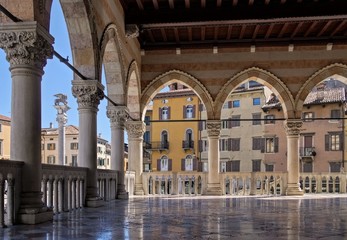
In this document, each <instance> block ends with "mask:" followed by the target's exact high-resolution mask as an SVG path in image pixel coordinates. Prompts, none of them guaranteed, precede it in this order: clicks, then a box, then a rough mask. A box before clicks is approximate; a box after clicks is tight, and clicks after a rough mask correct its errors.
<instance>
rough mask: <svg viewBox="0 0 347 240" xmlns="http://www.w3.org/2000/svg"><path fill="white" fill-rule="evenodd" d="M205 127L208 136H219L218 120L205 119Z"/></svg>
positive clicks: (219, 123) (219, 126)
mask: <svg viewBox="0 0 347 240" xmlns="http://www.w3.org/2000/svg"><path fill="white" fill-rule="evenodd" d="M206 129H207V135H208V136H209V137H219V134H220V129H221V122H220V120H206Z"/></svg>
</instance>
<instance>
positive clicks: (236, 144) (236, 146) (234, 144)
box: [231, 138, 240, 151]
mask: <svg viewBox="0 0 347 240" xmlns="http://www.w3.org/2000/svg"><path fill="white" fill-rule="evenodd" d="M231 151H240V138H232V139H231Z"/></svg>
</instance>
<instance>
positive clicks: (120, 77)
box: [100, 24, 126, 105]
mask: <svg viewBox="0 0 347 240" xmlns="http://www.w3.org/2000/svg"><path fill="white" fill-rule="evenodd" d="M100 49H101V59H102V63H103V65H104V69H105V78H106V89H107V95H108V97H109V98H110V99H112V100H113V101H114V102H115V103H117V104H120V105H124V104H125V102H126V99H125V92H126V90H125V89H126V88H125V71H124V64H123V57H122V54H121V45H120V41H119V37H118V31H117V28H116V25H114V24H110V25H108V26H107V27H106V29H105V31H104V33H103V36H102V39H101V47H100Z"/></svg>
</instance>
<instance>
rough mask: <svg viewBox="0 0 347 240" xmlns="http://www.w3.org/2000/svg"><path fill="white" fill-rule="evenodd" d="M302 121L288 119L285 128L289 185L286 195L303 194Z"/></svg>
mask: <svg viewBox="0 0 347 240" xmlns="http://www.w3.org/2000/svg"><path fill="white" fill-rule="evenodd" d="M301 127H302V121H301V120H299V119H292V120H289V119H288V120H286V121H285V122H284V128H285V130H286V133H287V170H288V186H287V190H286V195H303V194H304V192H303V191H302V190H301V189H300V184H299V148H298V147H299V135H300V128H301Z"/></svg>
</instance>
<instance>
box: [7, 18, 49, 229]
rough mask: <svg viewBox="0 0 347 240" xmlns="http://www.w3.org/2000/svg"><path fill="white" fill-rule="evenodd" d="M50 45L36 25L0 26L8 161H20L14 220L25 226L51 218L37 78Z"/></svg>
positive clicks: (30, 23) (45, 61)
mask: <svg viewBox="0 0 347 240" xmlns="http://www.w3.org/2000/svg"><path fill="white" fill-rule="evenodd" d="M52 43H53V38H52V36H51V35H50V34H49V33H48V32H47V30H45V29H44V28H43V27H42V26H41V25H39V24H38V23H37V22H20V23H7V24H1V25H0V48H2V49H4V50H5V52H6V59H7V60H8V61H9V62H10V71H11V74H12V98H11V160H16V161H23V162H24V165H23V169H22V182H21V190H22V191H21V199H20V201H19V199H16V201H15V202H16V205H17V203H19V202H20V206H19V214H18V217H19V218H18V220H19V221H20V222H22V223H25V224H36V223H40V222H45V221H49V220H51V219H52V218H53V213H52V211H50V210H48V209H47V207H46V206H45V204H44V203H43V202H42V192H41V177H42V176H41V79H42V75H43V73H44V72H43V68H44V66H45V65H46V63H47V58H52V56H53V47H52ZM19 184H20V183H19ZM16 208H17V206H16Z"/></svg>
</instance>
